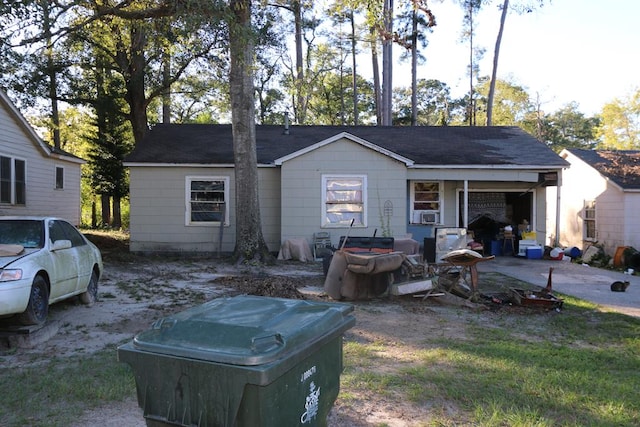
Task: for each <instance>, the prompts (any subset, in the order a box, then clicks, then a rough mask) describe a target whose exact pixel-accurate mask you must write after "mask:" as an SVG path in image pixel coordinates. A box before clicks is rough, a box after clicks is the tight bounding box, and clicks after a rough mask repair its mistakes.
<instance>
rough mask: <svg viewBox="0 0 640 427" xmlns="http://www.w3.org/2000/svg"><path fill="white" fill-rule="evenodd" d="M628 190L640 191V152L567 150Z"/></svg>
mask: <svg viewBox="0 0 640 427" xmlns="http://www.w3.org/2000/svg"><path fill="white" fill-rule="evenodd" d="M567 151H569V152H570V153H572V154H573V155H575V156H576V157H578V158H579V159H581V160H582V161H583V162H585V163H587V164H588V165H590V166H591V167H592V168H594V169H595V170H597V171H598V172H599V173H600V174H601V175H602V176H604V177H605V178H608V179H609V180H611V181H613V182H615V183H616V184H617V185H619V186H620V187H622V188H623V189H626V190H640V150H579V149H573V148H572V149H569V150H567Z"/></svg>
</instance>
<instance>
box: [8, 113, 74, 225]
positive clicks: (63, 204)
mask: <svg viewBox="0 0 640 427" xmlns="http://www.w3.org/2000/svg"><path fill="white" fill-rule="evenodd" d="M0 105H2V104H0ZM25 125H26V124H24V123H19V122H18V121H17V120H16V118H15V116H14V115H13V114H9V112H8V111H7V110H6V109H5V108H0V155H2V156H7V157H12V158H16V159H20V160H24V161H25V168H26V195H25V197H26V204H25V205H10V204H0V215H51V216H59V217H62V218H65V219H67V220H68V221H69V222H71V223H73V224H75V225H79V224H80V167H81V166H80V163H81V162H80V161H78V162H71V161H66V160H63V159H54V158H50V157H48V156H47V155H46V152H45V151H44V150H43V149H42V148H41V147H40V146H39V145H38V143H37V142H35V141H34V140H33V138H32V136H31V135H28V134H27V133H26V132H25V129H24V126H25ZM56 166H58V167H63V168H64V188H63V189H56V188H55V186H56V179H55V178H56Z"/></svg>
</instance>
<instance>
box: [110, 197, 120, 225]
mask: <svg viewBox="0 0 640 427" xmlns="http://www.w3.org/2000/svg"><path fill="white" fill-rule="evenodd" d="M111 226H112V227H113V228H118V229H120V228H122V212H121V210H120V197H117V196H113V220H112V221H111Z"/></svg>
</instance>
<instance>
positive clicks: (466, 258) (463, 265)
mask: <svg viewBox="0 0 640 427" xmlns="http://www.w3.org/2000/svg"><path fill="white" fill-rule="evenodd" d="M494 258H495V256H494V255H491V256H488V257H483V256H482V255H480V254H479V253H478V252H476V251H472V250H470V249H457V250H455V251H451V252H448V253H447V254H446V255H444V256H443V257H442V259H443V260H444V261H445V262H446V263H447V264H449V265H451V266H452V267H458V268H459V277H460V278H461V280H463V281H464V282H466V284H467V285H468V286H469V287H470V289H471V299H474V298H476V297H477V296H478V268H477V264H478V263H481V262H484V261H490V260H492V259H494Z"/></svg>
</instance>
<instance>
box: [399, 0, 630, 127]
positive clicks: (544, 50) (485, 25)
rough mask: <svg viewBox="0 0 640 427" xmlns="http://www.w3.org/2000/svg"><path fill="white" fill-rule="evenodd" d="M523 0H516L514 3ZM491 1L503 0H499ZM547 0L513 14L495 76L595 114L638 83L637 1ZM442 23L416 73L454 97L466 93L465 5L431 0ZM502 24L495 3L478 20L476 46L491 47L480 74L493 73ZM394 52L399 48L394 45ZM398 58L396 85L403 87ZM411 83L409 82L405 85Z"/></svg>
mask: <svg viewBox="0 0 640 427" xmlns="http://www.w3.org/2000/svg"><path fill="white" fill-rule="evenodd" d="M518 1H519V0H511V3H512V4H513V3H516V2H518ZM494 3H496V4H497V3H500V4H501V3H502V1H500V0H497V1H494ZM548 3H549V0H547V1H546V2H545V6H544V7H542V8H541V9H538V10H536V11H534V12H532V13H528V14H525V15H517V14H515V13H513V12H510V14H509V16H508V17H507V21H506V26H505V31H504V35H503V39H502V45H501V49H500V60H499V64H498V77H499V78H503V79H504V78H509V79H511V80H512V81H514V82H516V83H517V84H520V85H521V86H524V87H525V88H526V89H527V92H528V93H529V94H530V95H531V96H532V98H533V99H535V97H536V96H539V99H540V101H541V105H542V108H543V110H545V111H546V112H553V111H555V110H557V109H558V108H561V107H562V106H564V105H566V104H567V103H569V102H572V101H575V102H577V103H578V104H579V109H580V111H582V112H583V113H584V114H585V115H592V114H597V113H599V112H600V110H601V109H602V106H603V105H604V104H605V103H607V102H610V101H612V100H613V99H615V98H625V97H626V96H628V95H630V94H631V93H632V92H633V91H635V90H636V89H638V88H640V1H638V0H609V1H598V0H552V1H551V4H548ZM428 4H429V6H430V7H431V9H432V11H433V12H434V14H435V15H436V20H437V26H436V27H435V28H434V29H433V33H432V34H429V35H428V37H429V45H428V46H427V48H426V49H425V50H424V51H423V53H424V55H425V56H426V57H427V62H426V63H425V64H424V65H422V66H420V68H419V71H418V78H425V79H431V78H435V79H438V80H442V81H444V82H446V83H447V84H449V86H451V88H452V92H453V95H454V96H461V95H463V94H464V93H466V91H468V87H469V83H468V77H467V76H466V66H467V64H468V56H469V53H468V44H466V43H465V44H462V43H460V42H459V40H460V34H461V23H462V11H461V9H460V7H459V6H457V5H456V4H455V3H454V2H453V1H452V0H445V1H444V2H443V3H440V2H438V1H437V0H430V1H429V3H428ZM499 22H500V11H499V10H498V7H497V6H496V5H491V6H489V7H486V8H485V10H484V11H483V12H481V14H480V15H479V16H478V19H477V26H476V29H477V34H476V40H475V42H474V43H475V44H476V45H478V46H482V47H484V48H485V49H486V53H485V56H484V58H483V60H482V61H481V63H480V73H481V75H490V74H491V66H492V65H491V64H492V60H493V50H494V46H495V40H496V36H497V32H498V26H499ZM394 49H395V50H396V52H397V51H398V50H399V48H397V47H394ZM398 65H399V64H397V63H396V67H397V68H394V70H398V71H394V86H402V85H405V84H403V83H402V82H403V81H406V80H404V77H403V72H407V71H406V70H408V64H407V65H403V67H405V68H406V70H405V71H403V70H401V69H400V67H399V66H398ZM405 86H406V85H405Z"/></svg>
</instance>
